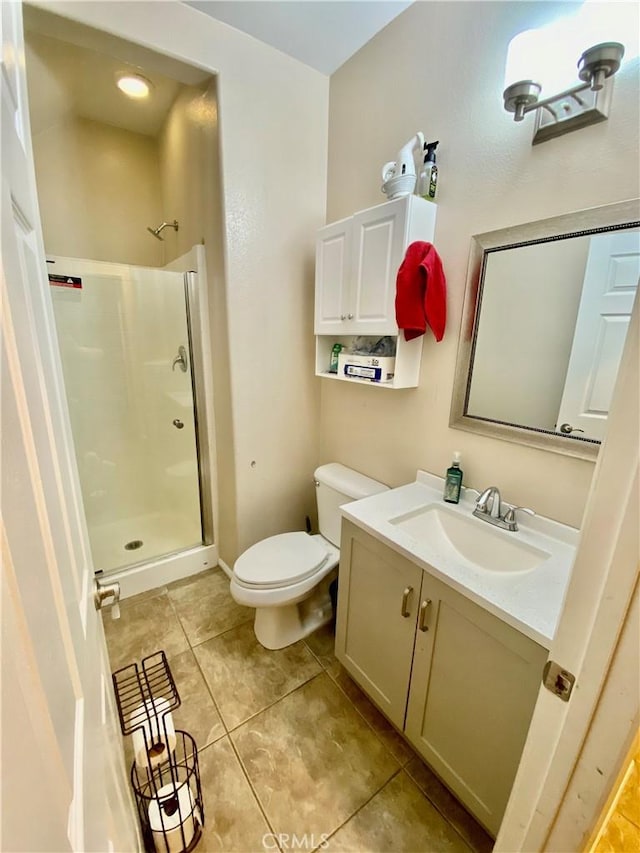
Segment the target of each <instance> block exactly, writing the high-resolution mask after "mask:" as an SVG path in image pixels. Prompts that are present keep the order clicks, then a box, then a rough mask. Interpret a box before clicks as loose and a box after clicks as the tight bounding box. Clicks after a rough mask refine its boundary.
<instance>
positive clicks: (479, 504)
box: [476, 486, 500, 516]
mask: <svg viewBox="0 0 640 853" xmlns="http://www.w3.org/2000/svg"><path fill="white" fill-rule="evenodd" d="M489 500H491V515H494V514H495V515H496V516H497V515H499V513H500V492H499V491H498V487H497V486H487V488H486V489H485V490H484V491H483V492H482V493H481V494H480V496H479V497H478V498H476V510H477V511H479V512H481V513H485V512H488V510H487V507H488V504H489ZM496 501H497V503H496Z"/></svg>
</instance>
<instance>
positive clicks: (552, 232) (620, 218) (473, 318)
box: [449, 199, 640, 461]
mask: <svg viewBox="0 0 640 853" xmlns="http://www.w3.org/2000/svg"><path fill="white" fill-rule="evenodd" d="M624 225H626V226H628V227H629V228H633V227H639V226H640V199H630V200H628V201H622V202H617V203H615V204H605V205H602V206H601V207H593V208H590V209H588V210H580V211H576V212H575V213H567V214H563V215H562V216H554V217H552V218H550V219H539V220H537V221H536V222H527V223H524V224H522V225H515V226H512V227H510V228H503V229H501V230H500V231H487V232H485V233H484V234H476V235H474V236H473V237H472V240H471V252H470V255H469V267H468V271H467V282H466V287H465V294H464V305H463V309H462V321H461V323H460V334H459V338H458V356H457V361H456V371H455V379H454V383H453V396H452V400H451V414H450V417H449V426H450V427H453V428H454V429H462V430H466V431H467V432H474V433H476V434H479V435H484V436H487V437H489V438H497V439H501V440H503V441H511V442H515V443H516V444H524V445H527V446H528V447H537V448H539V449H541V450H548V451H551V452H552V453H562V454H565V455H567V456H575V457H577V458H579V459H588V460H591V461H595V459H596V457H597V455H598V450H599V449H600V444H601V442H600V441H598V440H596V439H590V438H580V437H579V436H572V435H561V434H560V433H557V432H552V431H550V430H544V429H538V428H536V427H525V426H517V425H515V424H510V423H505V422H504V421H498V420H496V421H492V420H490V419H488V418H479V417H477V416H472V415H467V414H466V413H465V404H466V400H467V397H468V392H469V386H470V383H471V375H470V367H471V363H472V360H473V354H474V344H475V337H476V332H477V326H478V322H479V314H478V312H477V306H478V304H479V302H480V300H481V298H482V288H483V286H484V271H485V263H486V257H487V254H486V253H487V251H488V250H491V249H498V248H508V247H511V248H517V247H518V246H521V245H525V244H528V243H532V242H536V241H538V240H548V239H549V238H551V239H554V238H555V239H559V238H562V237H565V236H569V235H573V236H583V235H585V234H590V233H604V232H606V231H610V230H613V229H617V228H619V227H620V226H624ZM636 303H637V300H636ZM635 310H638V309H637V304H636V308H635Z"/></svg>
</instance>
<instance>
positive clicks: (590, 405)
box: [556, 230, 640, 441]
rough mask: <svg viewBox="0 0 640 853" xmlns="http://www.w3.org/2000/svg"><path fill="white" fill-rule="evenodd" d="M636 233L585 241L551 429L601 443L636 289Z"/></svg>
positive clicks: (639, 263)
mask: <svg viewBox="0 0 640 853" xmlns="http://www.w3.org/2000/svg"><path fill="white" fill-rule="evenodd" d="M639 274H640V232H638V231H637V230H636V231H627V232H618V233H615V232H611V233H608V234H598V235H595V236H594V237H592V238H591V241H590V246H589V256H588V259H587V266H586V270H585V277H584V285H583V288H582V296H581V298H580V306H579V308H578V316H577V320H576V331H575V335H574V338H573V345H572V348H571V355H570V357H569V366H568V369H567V376H566V381H565V386H564V391H563V395H562V400H561V403H560V411H559V414H558V421H557V425H556V429H558V430H560V431H561V432H563V433H565V434H571V433H574V432H575V433H580V434H584V435H586V436H588V437H589V438H596V439H599V440H600V441H602V439H603V438H604V434H605V430H606V425H607V417H608V413H609V405H610V402H611V395H612V393H613V387H614V385H615V380H616V376H617V374H618V366H619V364H620V358H621V356H622V350H623V347H624V342H625V338H626V334H627V327H628V325H629V319H630V316H631V311H632V308H633V300H634V298H635V295H636V292H637V289H638V276H639Z"/></svg>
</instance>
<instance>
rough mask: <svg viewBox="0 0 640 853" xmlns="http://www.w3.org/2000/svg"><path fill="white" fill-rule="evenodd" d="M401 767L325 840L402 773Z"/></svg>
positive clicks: (328, 839)
mask: <svg viewBox="0 0 640 853" xmlns="http://www.w3.org/2000/svg"><path fill="white" fill-rule="evenodd" d="M403 769H404V768H403V767H398V769H397V770H395V771H394V772H393V773H392V774H391V776H389V778H388V779H387V780H386V781H385V782H383V783H382V785H380V787H379V788H377V789H376V790H375V791H374V792H373V794H371V796H370V797H367V799H366V800H365V801H364V803H362V805H361V806H358V808H357V809H356V810H355V811H354V812H353V814H350V815H349V817H348V818H346V820H343V821H342V823H341V824H340V826H338V827H336V828H335V829H334V831H333V832H332V833H331V835H330V836H329V838H327V842H330V841H331V839H332V838H333V837H334V835H335V834H336V833H337V832H340V830H341V829H342V827H343V826H346V824H348V823H349V821H350V820H352V819H353V818H354V817H355V816H356V815H357V814H358V813H359V812H361V811H362V809H363V808H364V807H365V806H366V805H368V804H369V803H370V802H371V800H373V798H374V797H377V796H378V794H379V793H380V792H381V791H382V790H384V788H386V787H387V785H388V784H389V783H390V782H392V781H393V780H394V779H395V778H396V776H398V775H399V774H400V773H402V771H403ZM318 849H319V848H318V847H316V850H318Z"/></svg>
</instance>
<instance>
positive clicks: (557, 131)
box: [503, 42, 624, 145]
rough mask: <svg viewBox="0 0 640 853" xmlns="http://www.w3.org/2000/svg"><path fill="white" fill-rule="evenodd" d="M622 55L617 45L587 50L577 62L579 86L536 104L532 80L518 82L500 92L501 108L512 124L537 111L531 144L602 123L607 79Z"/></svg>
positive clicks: (606, 108)
mask: <svg viewBox="0 0 640 853" xmlns="http://www.w3.org/2000/svg"><path fill="white" fill-rule="evenodd" d="M623 56H624V47H623V45H621V44H620V43H619V42H603V43H602V44H597V45H595V46H594V47H590V48H589V49H588V50H585V52H584V53H583V54H582V56H581V57H580V60H579V62H578V77H579V78H580V80H582V81H583V82H582V83H579V84H578V85H576V86H572V87H571V88H569V89H565V90H564V91H563V92H560V93H559V94H557V95H551V96H550V97H547V98H544V99H543V100H541V101H540V100H538V96H539V95H540V92H541V91H542V87H541V85H540V84H539V83H536V82H535V81H533V80H520V81H518V82H516V83H512V84H511V85H510V86H507V88H506V89H505V90H504V93H503V98H504V108H505V110H506V111H507V112H509V113H513V119H514V121H522V120H523V118H524V117H525V115H526V114H527V113H529V112H533V111H534V110H536V111H537V112H536V126H535V131H534V136H533V144H534V145H535V144H537V143H538V142H544V141H545V140H547V139H552V138H553V137H554V136H561V135H562V134H564V133H568V132H569V131H571V130H577V129H578V128H580V127H586V126H587V125H589V124H594V123H595V122H598V121H604V120H605V119H606V118H608V116H609V105H610V103H611V88H612V87H611V81H609V78H610V77H613V75H614V74H615V73H616V71H617V70H618V69H619V68H620V63H621V62H622V57H623Z"/></svg>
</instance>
